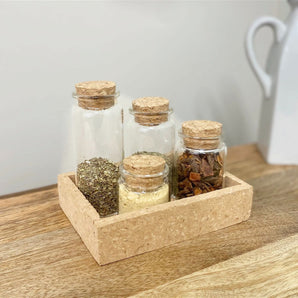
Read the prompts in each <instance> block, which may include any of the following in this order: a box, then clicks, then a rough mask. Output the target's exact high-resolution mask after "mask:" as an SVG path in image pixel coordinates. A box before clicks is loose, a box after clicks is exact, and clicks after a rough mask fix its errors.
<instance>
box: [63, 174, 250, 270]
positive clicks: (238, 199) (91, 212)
mask: <svg viewBox="0 0 298 298" xmlns="http://www.w3.org/2000/svg"><path fill="white" fill-rule="evenodd" d="M225 185H226V187H225V188H223V189H220V190H216V191H213V192H209V193H205V194H201V195H198V196H193V197H189V198H185V199H181V200H178V201H172V202H168V203H164V204H160V205H156V206H152V207H148V208H145V209H142V210H137V211H133V212H129V213H124V214H119V215H115V216H111V217H106V218H100V217H99V215H98V213H97V212H96V211H95V209H94V208H93V207H92V205H91V204H90V203H89V202H88V200H87V199H86V198H85V197H84V196H83V194H82V193H81V192H80V191H79V189H78V188H77V187H76V185H75V183H74V173H66V174H61V175H59V177H58V191H59V203H60V206H61V208H62V210H63V211H64V213H65V214H66V216H67V217H68V219H69V220H70V222H71V224H72V225H73V227H74V229H75V230H76V231H77V232H78V234H79V235H80V237H81V238H82V240H83V242H84V243H85V245H86V247H87V248H88V250H89V251H90V253H91V254H92V256H93V257H94V259H95V260H96V261H97V262H98V264H100V265H105V264H108V263H111V262H115V261H118V260H121V259H125V258H129V257H132V256H135V255H138V254H142V253H144V252H148V251H152V250H155V249H159V248H162V247H164V246H168V245H171V244H173V243H176V242H181V241H184V240H187V239H190V238H194V237H197V236H199V235H202V234H205V233H208V232H212V231H216V230H219V229H222V228H225V227H228V226H231V225H234V224H237V223H240V222H242V221H245V220H247V219H248V218H249V216H250V212H251V206H252V197H253V188H252V186H251V185H249V184H247V183H245V182H244V181H242V180H240V179H238V178H237V177H235V176H233V175H232V174H230V173H226V175H225Z"/></svg>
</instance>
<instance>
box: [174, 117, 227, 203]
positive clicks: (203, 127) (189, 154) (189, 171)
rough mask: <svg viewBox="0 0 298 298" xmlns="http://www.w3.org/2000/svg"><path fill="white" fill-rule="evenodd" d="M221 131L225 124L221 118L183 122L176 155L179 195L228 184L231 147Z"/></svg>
mask: <svg viewBox="0 0 298 298" xmlns="http://www.w3.org/2000/svg"><path fill="white" fill-rule="evenodd" d="M221 133H222V124H221V123H219V122H215V121H209V120H192V121H186V122H183V124H182V130H181V132H179V135H180V140H179V143H178V145H177V150H176V155H175V175H174V192H175V198H176V199H182V198H185V197H191V196H195V195H199V194H202V193H206V192H210V191H214V190H217V189H221V188H222V187H223V186H224V163H225V156H226V151H227V148H226V145H225V143H224V142H223V141H222V137H221Z"/></svg>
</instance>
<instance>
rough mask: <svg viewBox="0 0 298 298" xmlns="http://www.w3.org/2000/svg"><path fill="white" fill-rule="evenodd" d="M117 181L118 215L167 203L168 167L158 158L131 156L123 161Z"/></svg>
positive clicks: (140, 155)
mask: <svg viewBox="0 0 298 298" xmlns="http://www.w3.org/2000/svg"><path fill="white" fill-rule="evenodd" d="M120 173H121V176H120V179H119V213H125V212H130V211H134V210H138V209H142V208H145V207H150V206H154V205H157V204H161V203H166V202H168V201H169V183H168V166H167V164H166V162H165V160H164V159H163V158H162V157H160V156H153V155H142V154H139V155H132V156H130V157H127V158H125V159H124V160H123V163H122V165H121V166H120Z"/></svg>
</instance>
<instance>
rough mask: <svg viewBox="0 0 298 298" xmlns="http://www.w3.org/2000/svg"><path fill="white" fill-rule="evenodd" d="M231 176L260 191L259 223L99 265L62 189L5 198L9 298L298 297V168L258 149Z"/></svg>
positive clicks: (236, 151) (0, 202) (4, 280)
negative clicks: (62, 203)
mask: <svg viewBox="0 0 298 298" xmlns="http://www.w3.org/2000/svg"><path fill="white" fill-rule="evenodd" d="M227 170H228V171H230V172H231V173H232V174H234V175H236V176H238V177H239V178H241V179H243V180H245V181H246V182H248V183H249V184H251V185H253V187H254V202H253V209H252V215H251V217H250V219H249V220H248V221H246V222H243V223H241V224H238V225H235V226H231V227H228V228H225V229H222V230H219V231H216V232H212V233H209V234H206V235H203V236H200V237H197V238H194V239H192V240H189V241H185V242H181V243H178V244H175V245H172V246H169V247H166V248H163V249H160V250H157V251H153V252H150V253H146V254H143V255H139V256H136V257H133V258H130V259H126V260H122V261H119V262H116V263H112V264H109V265H106V266H102V267H100V266H98V265H97V263H96V262H95V261H94V259H93V258H92V256H91V255H90V254H89V252H88V250H87V249H86V247H85V246H84V244H83V243H82V241H81V239H80V237H79V236H78V234H77V233H76V232H75V231H74V229H73V228H72V226H71V225H70V223H69V221H68V220H67V218H66V216H65V215H64V214H63V212H62V210H61V209H60V207H59V203H58V194H57V188H56V186H53V187H50V188H47V189H43V190H38V191H32V192H27V193H25V194H19V195H14V196H6V197H2V198H1V199H0V297H23V296H26V297H28V296H31V297H40V296H51V297H52V296H54V297H94V296H96V297H98V296H121V297H125V296H130V295H136V294H137V296H142V297H150V296H154V297H175V296H179V297H185V296H186V297H188V296H192V297H198V296H208V297H210V296H211V297H218V296H221V297H222V296H226V297H239V296H241V297H243V296H245V297H257V296H259V297H269V296H278V297H288V296H293V297H294V296H296V297H297V296H298V267H297V266H298V265H297V264H298V167H294V166H269V165H267V164H266V163H265V162H264V161H263V159H262V158H261V156H260V154H259V152H258V151H257V149H256V146H255V145H245V146H238V147H233V148H230V150H229V154H228V159H227Z"/></svg>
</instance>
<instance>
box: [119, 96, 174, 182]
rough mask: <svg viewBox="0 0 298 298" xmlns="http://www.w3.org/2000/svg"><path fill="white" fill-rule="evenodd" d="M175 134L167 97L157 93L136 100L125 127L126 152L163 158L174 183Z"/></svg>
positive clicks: (170, 180) (126, 155) (127, 153)
mask: <svg viewBox="0 0 298 298" xmlns="http://www.w3.org/2000/svg"><path fill="white" fill-rule="evenodd" d="M175 134H176V133H175V122H174V116H173V110H172V109H171V108H170V107H169V100H168V99H166V98H164V97H156V96H155V97H154V96H153V97H141V98H138V99H135V100H134V101H133V102H132V108H131V109H129V115H128V121H127V122H126V123H125V126H124V155H125V157H128V156H131V155H133V154H149V155H155V156H160V157H162V158H164V159H165V160H166V163H167V165H168V167H169V177H168V178H169V182H170V184H171V182H172V169H173V160H174V151H175Z"/></svg>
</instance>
